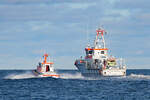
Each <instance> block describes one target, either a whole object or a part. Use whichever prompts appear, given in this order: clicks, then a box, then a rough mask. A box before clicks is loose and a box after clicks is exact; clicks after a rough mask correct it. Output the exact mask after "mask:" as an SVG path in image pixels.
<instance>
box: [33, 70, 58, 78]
mask: <svg viewBox="0 0 150 100" xmlns="http://www.w3.org/2000/svg"><path fill="white" fill-rule="evenodd" d="M32 73H33V74H34V75H35V76H37V77H53V78H59V77H60V75H58V74H55V73H40V72H38V71H37V70H32Z"/></svg>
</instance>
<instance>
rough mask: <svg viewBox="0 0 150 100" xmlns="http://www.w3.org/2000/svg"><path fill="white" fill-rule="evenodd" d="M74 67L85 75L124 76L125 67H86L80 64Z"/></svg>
mask: <svg viewBox="0 0 150 100" xmlns="http://www.w3.org/2000/svg"><path fill="white" fill-rule="evenodd" d="M76 67H77V68H78V70H79V71H80V72H81V74H82V75H83V76H85V77H100V76H112V77H113V76H126V69H117V68H116V69H86V66H84V65H81V64H80V65H76Z"/></svg>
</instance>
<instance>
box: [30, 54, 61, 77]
mask: <svg viewBox="0 0 150 100" xmlns="http://www.w3.org/2000/svg"><path fill="white" fill-rule="evenodd" d="M47 59H48V54H44V56H43V59H42V61H41V62H39V64H38V65H37V69H36V70H33V71H32V72H33V74H34V75H35V76H38V77H55V78H59V77H60V75H58V74H56V72H55V71H54V67H53V62H50V61H49V62H47Z"/></svg>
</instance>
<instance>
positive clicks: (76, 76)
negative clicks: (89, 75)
mask: <svg viewBox="0 0 150 100" xmlns="http://www.w3.org/2000/svg"><path fill="white" fill-rule="evenodd" d="M60 78H62V79H83V78H84V77H83V76H82V75H81V74H80V73H76V74H71V73H62V74H60Z"/></svg>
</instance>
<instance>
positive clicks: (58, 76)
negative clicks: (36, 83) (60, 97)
mask: <svg viewBox="0 0 150 100" xmlns="http://www.w3.org/2000/svg"><path fill="white" fill-rule="evenodd" d="M43 76H56V77H60V75H49V74H45V75H43Z"/></svg>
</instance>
